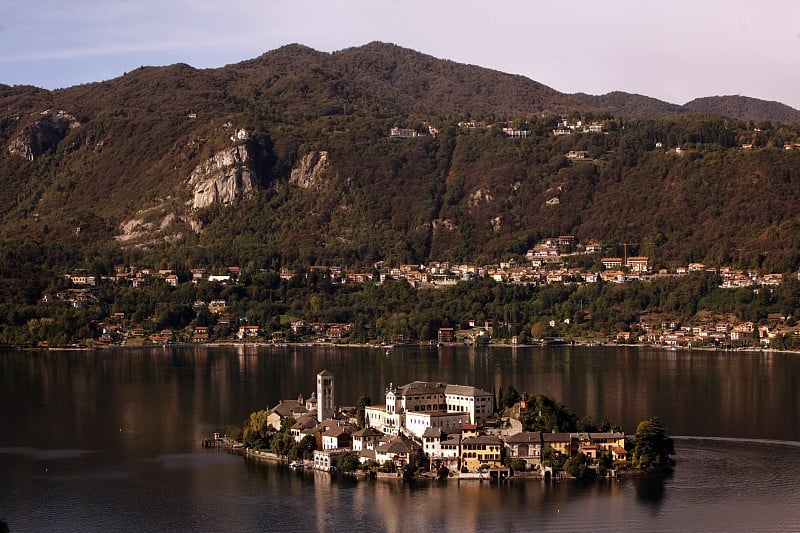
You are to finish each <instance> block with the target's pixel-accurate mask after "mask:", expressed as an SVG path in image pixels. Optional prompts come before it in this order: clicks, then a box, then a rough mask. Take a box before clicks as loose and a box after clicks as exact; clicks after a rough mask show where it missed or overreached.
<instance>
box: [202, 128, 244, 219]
mask: <svg viewBox="0 0 800 533" xmlns="http://www.w3.org/2000/svg"><path fill="white" fill-rule="evenodd" d="M253 173H254V172H253V162H252V159H251V157H250V154H249V152H248V149H247V145H246V144H240V145H238V146H234V147H231V148H228V149H227V150H223V151H221V152H217V153H216V154H214V155H213V156H212V157H210V158H209V159H207V160H206V161H203V162H202V163H200V164H199V165H197V166H196V167H195V169H194V170H193V171H192V173H191V175H190V176H189V180H188V181H189V186H190V187H192V190H193V198H192V201H191V204H190V205H191V206H192V208H193V209H200V208H203V207H208V206H209V205H212V204H231V203H233V202H235V201H237V200H241V199H243V198H246V197H247V196H249V195H250V193H251V192H252V190H253V186H254V184H253Z"/></svg>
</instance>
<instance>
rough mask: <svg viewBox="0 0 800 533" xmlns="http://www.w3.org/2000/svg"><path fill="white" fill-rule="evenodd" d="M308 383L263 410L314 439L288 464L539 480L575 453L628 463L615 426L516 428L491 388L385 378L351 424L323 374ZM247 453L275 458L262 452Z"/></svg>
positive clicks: (350, 411)
mask: <svg viewBox="0 0 800 533" xmlns="http://www.w3.org/2000/svg"><path fill="white" fill-rule="evenodd" d="M316 383H317V387H316V391H315V392H314V393H312V394H311V396H310V397H309V398H308V399H304V398H303V396H302V395H300V396H298V397H297V398H296V399H288V400H282V401H281V402H279V403H278V405H276V406H274V407H273V408H271V409H269V410H268V412H267V413H268V414H267V417H266V423H267V425H268V428H269V429H270V430H271V431H272V432H274V433H277V432H279V431H281V430H282V429H283V430H284V431H286V430H287V428H288V431H289V432H290V434H291V436H292V438H293V439H294V441H295V442H296V443H298V444H299V443H301V442H304V439H305V441H311V442H313V443H314V445H313V447H314V448H315V449H314V451H313V459H308V460H307V461H306V462H303V461H302V460H297V461H294V462H292V466H293V467H308V468H314V469H317V470H322V471H334V470H337V469H338V468H339V462H340V460H341V459H342V457H343V456H344V455H345V454H347V455H349V456H351V457H352V456H356V457H357V458H358V462H359V463H360V464H361V465H372V466H373V467H379V468H380V469H381V471H382V472H385V473H390V474H393V475H395V474H396V473H398V472H401V471H403V470H404V469H405V468H408V467H412V468H414V469H418V468H420V469H422V470H423V471H430V472H439V473H441V472H446V473H447V475H448V476H450V477H452V476H458V477H459V478H461V479H494V480H501V479H504V478H506V477H508V476H509V475H512V471H516V474H517V475H520V474H522V473H524V472H526V473H528V475H533V476H537V477H544V478H549V477H550V476H555V477H558V476H563V475H564V474H563V472H561V471H560V470H559V468H558V467H559V466H560V465H563V464H564V461H565V460H567V459H569V458H571V457H576V456H578V455H579V454H581V459H582V460H584V461H585V464H586V465H588V467H590V468H593V469H597V468H598V466H599V465H601V464H603V465H606V467H609V468H608V470H609V471H610V473H609V475H614V474H613V472H615V470H614V469H621V470H624V469H626V468H627V467H628V466H629V464H630V463H629V460H630V457H629V452H628V451H627V450H626V447H625V446H626V435H625V434H624V433H623V432H620V431H605V432H550V433H548V432H534V431H524V430H523V425H522V423H521V422H520V421H519V420H518V419H516V418H511V417H498V416H497V412H496V407H497V406H496V405H495V398H494V394H493V393H491V392H487V391H485V390H482V389H479V388H477V387H473V386H468V385H455V384H450V383H442V382H429V381H413V382H411V383H407V384H405V385H401V386H395V385H394V384H392V383H390V384H389V385H388V386H387V387H386V389H385V397H384V402H383V403H382V404H380V405H375V406H369V405H368V406H365V407H364V411H363V419H362V420H363V424H361V425H359V423H358V417H357V416H356V415H355V414H354V411H355V410H356V408H352V407H351V408H345V407H337V406H336V401H335V395H334V394H335V378H334V375H333V374H332V373H331V372H329V371H327V370H323V371H321V372H320V373H318V374H317V377H316ZM517 407H518V413H520V414H524V413H525V412H526V410H527V409H529V406H528V405H527V404H526V402H525V400H522V401H520V402H519V405H518V406H517ZM248 453H249V455H251V456H255V457H263V458H271V459H281V457H280V456H276V455H275V454H272V453H269V452H266V451H261V452H259V451H256V450H249V452H248ZM512 467H513V468H512ZM611 467H613V468H611ZM601 472H603V473H605V472H606V468H605V467H604V468H602V469H601ZM390 477H391V476H390Z"/></svg>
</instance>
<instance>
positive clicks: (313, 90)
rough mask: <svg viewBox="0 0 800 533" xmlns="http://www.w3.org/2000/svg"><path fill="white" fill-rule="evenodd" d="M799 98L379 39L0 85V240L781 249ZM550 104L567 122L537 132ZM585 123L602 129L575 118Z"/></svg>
mask: <svg viewBox="0 0 800 533" xmlns="http://www.w3.org/2000/svg"><path fill="white" fill-rule="evenodd" d="M797 113H798V112H797V111H796V110H793V109H791V108H789V107H787V106H783V105H782V104H776V103H774V102H763V101H759V100H754V99H749V98H744V97H714V98H706V99H700V100H695V101H693V102H690V103H689V104H687V105H686V106H677V105H674V104H669V103H666V102H662V101H659V100H656V99H653V98H648V97H645V96H640V95H631V94H627V93H621V92H615V93H609V94H607V95H604V96H590V95H586V94H572V95H569V94H563V93H560V92H558V91H556V90H554V89H552V88H550V87H547V86H545V85H542V84H540V83H537V82H535V81H532V80H530V79H527V78H525V77H522V76H515V75H510V74H504V73H501V72H497V71H494V70H490V69H485V68H481V67H477V66H471V65H463V64H459V63H455V62H452V61H446V60H441V59H436V58H434V57H431V56H429V55H425V54H421V53H418V52H415V51H413V50H408V49H405V48H401V47H398V46H395V45H391V44H385V43H377V42H376V43H370V44H367V45H365V46H361V47H357V48H350V49H346V50H342V51H339V52H335V53H332V54H329V53H324V52H318V51H315V50H313V49H311V48H308V47H305V46H301V45H288V46H285V47H282V48H279V49H277V50H273V51H271V52H267V53H266V54H263V55H262V56H260V57H257V58H255V59H251V60H248V61H244V62H241V63H237V64H233V65H228V66H226V67H222V68H218V69H203V70H199V69H195V68H192V67H190V66H189V65H185V64H177V65H172V66H169V67H143V68H139V69H136V70H135V71H132V72H129V73H127V74H125V75H124V76H121V77H119V78H116V79H113V80H109V81H105V82H99V83H90V84H85V85H79V86H75V87H70V88H66V89H60V90H56V91H46V90H42V89H37V88H33V87H9V86H0V187H3V190H4V191H6V194H4V195H1V196H0V235H2V236H3V237H0V250H3V251H4V253H5V255H4V256H3V257H4V258H5V259H6V260H7V262H8V264H9V265H19V264H26V262H31V261H33V262H36V261H40V262H42V263H43V264H45V263H46V267H47V268H65V267H64V266H63V265H83V264H87V263H91V264H96V266H97V268H98V269H103V268H104V269H107V268H108V263H109V262H115V263H120V264H122V263H127V262H130V261H134V260H141V261H147V262H150V263H157V262H164V263H175V262H180V263H181V264H184V265H191V264H213V265H226V264H235V263H239V262H247V261H251V262H254V263H255V262H258V264H260V265H264V266H270V267H274V266H280V265H284V264H292V265H303V264H306V265H307V264H314V263H322V264H339V265H361V266H364V267H365V268H366V267H368V266H369V265H371V264H372V263H373V262H374V261H378V260H382V259H386V260H388V261H393V262H396V263H399V262H408V261H428V260H431V259H451V260H462V261H473V260H474V261H490V260H496V259H498V258H501V257H506V256H508V255H509V254H518V255H521V254H524V253H525V251H526V250H527V249H528V248H529V247H530V246H532V245H533V244H534V243H535V242H536V240H537V239H539V238H542V237H545V236H552V235H559V234H575V235H578V237H579V238H581V239H584V240H586V239H590V238H596V239H600V240H603V241H605V242H606V245H607V252H608V253H620V252H621V250H620V248H619V243H622V242H626V243H636V244H635V245H633V246H632V247H631V249H635V250H637V252H638V253H643V254H648V255H651V256H652V257H654V258H655V260H656V264H661V265H668V264H677V263H681V262H686V261H688V260H697V261H699V260H707V261H714V262H718V263H720V262H723V261H728V262H730V261H739V262H741V263H746V264H748V265H753V266H764V267H766V266H771V267H773V268H780V269H790V268H795V267H798V266H800V252H799V251H798V247H797V246H796V244H795V240H796V239H795V237H796V235H797V229H798V228H800V218H798V213H800V187H798V184H800V175H799V174H798V173H800V159H799V158H800V152H799V151H797V150H794V149H792V148H793V146H794V144H796V143H798V142H800V134H799V133H798V128H797V125H796V124H797V122H798V121H797ZM722 115H724V117H727V118H722ZM562 116H565V117H569V120H570V124H569V125H570V126H571V127H572V128H573V129H572V130H570V133H572V134H571V135H563V136H556V135H554V134H553V130H554V129H555V128H556V127H557V126H558V124H559V122H560V121H561V120H562V118H561V117H562ZM749 121H753V122H757V123H758V124H757V126H755V125H754V124H752V123H748V122H749ZM578 122H581V124H582V125H580V126H578V125H577V123H578ZM592 122H594V123H596V126H597V127H598V128H602V130H603V133H602V134H593V133H585V132H584V131H583V128H584V127H585V124H586V123H592ZM458 123H462V127H459V126H458ZM465 123H469V125H466V124H465ZM791 123H794V125H787V124H791ZM393 128H398V129H397V130H395V131H396V135H395V137H390V132H391V131H392V129H393ZM503 128H507V129H508V130H509V131H516V132H517V134H518V135H519V136H518V137H508V136H507V135H506V133H504V132H503ZM743 147H747V149H744V148H743ZM785 147H788V148H789V149H786V148H785ZM676 148H680V150H679V151H677V152H676ZM570 152H573V158H568V157H566V155H567V154H569V153H570ZM576 153H577V154H579V156H578V157H579V159H576V158H575V157H574V154H576ZM137 258H138V259H137Z"/></svg>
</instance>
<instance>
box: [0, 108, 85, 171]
mask: <svg viewBox="0 0 800 533" xmlns="http://www.w3.org/2000/svg"><path fill="white" fill-rule="evenodd" d="M79 125H80V124H79V123H78V121H77V120H75V117H73V116H72V115H70V114H67V113H65V112H64V111H59V112H58V113H53V114H51V113H50V112H49V111H46V112H45V114H44V115H43V116H42V118H40V119H39V120H37V121H36V122H34V123H33V124H31V125H29V126H26V127H24V128H23V129H22V132H21V133H19V134H18V135H16V136H15V137H14V138H13V139H12V140H11V142H10V143H9V145H8V151H9V153H11V154H13V155H16V156H19V157H23V158H25V159H27V160H29V161H33V160H34V159H36V158H37V157H39V156H40V155H42V154H43V153H45V152H47V151H48V150H50V149H51V148H54V147H55V146H56V145H57V144H58V143H59V142H60V141H61V139H63V138H64V137H65V136H66V135H67V132H69V130H70V129H71V128H76V127H78V126H79Z"/></svg>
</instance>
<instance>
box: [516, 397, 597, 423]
mask: <svg viewBox="0 0 800 533" xmlns="http://www.w3.org/2000/svg"><path fill="white" fill-rule="evenodd" d="M527 402H528V409H527V411H526V412H525V413H524V414H521V415H520V422H522V427H523V428H524V429H525V431H541V432H544V433H552V432H573V431H597V426H595V425H594V424H593V423H592V421H591V420H588V419H585V418H582V417H579V416H578V415H576V414H575V413H574V412H573V411H572V410H571V409H570V408H569V407H567V406H566V405H564V404H561V403H558V402H557V401H556V400H555V399H553V398H551V397H549V396H546V395H544V394H536V395H534V396H532V397H529V398H527Z"/></svg>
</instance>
